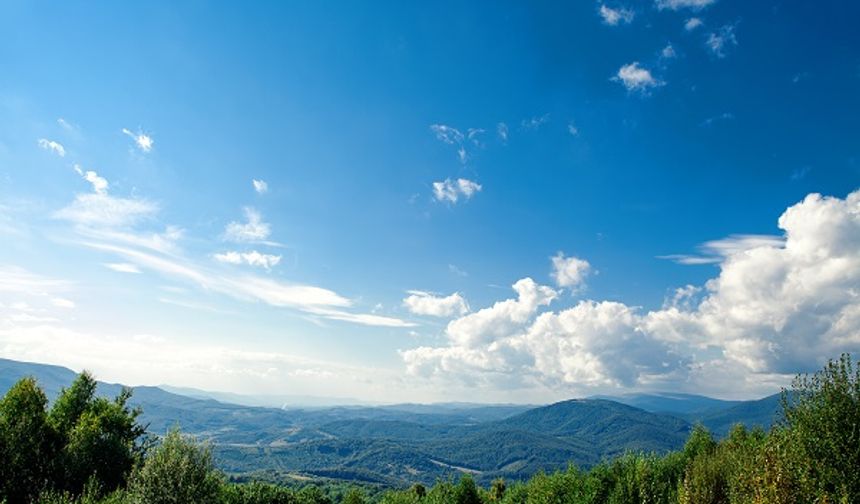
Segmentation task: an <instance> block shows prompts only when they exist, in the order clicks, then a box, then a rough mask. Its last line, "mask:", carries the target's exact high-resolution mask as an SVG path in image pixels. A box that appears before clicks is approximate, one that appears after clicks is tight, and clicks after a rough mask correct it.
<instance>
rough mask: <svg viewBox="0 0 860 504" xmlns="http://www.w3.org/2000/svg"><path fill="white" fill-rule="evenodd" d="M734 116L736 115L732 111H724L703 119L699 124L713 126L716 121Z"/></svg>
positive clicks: (730, 118) (726, 119) (728, 119)
mask: <svg viewBox="0 0 860 504" xmlns="http://www.w3.org/2000/svg"><path fill="white" fill-rule="evenodd" d="M734 118H735V115H734V114H732V113H731V112H723V113H722V114H717V115H715V116H712V117H709V118H707V119H705V120H704V121H702V122H701V123H700V124H699V126H702V127H708V126H713V125H714V123H716V122H721V121H730V120H732V119H734Z"/></svg>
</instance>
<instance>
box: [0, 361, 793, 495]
mask: <svg viewBox="0 0 860 504" xmlns="http://www.w3.org/2000/svg"><path fill="white" fill-rule="evenodd" d="M28 375H31V376H34V377H36V378H37V380H38V381H39V383H40V384H41V386H42V387H43V388H44V389H45V391H46V393H47V395H48V396H49V398H51V399H53V398H54V397H56V395H57V394H58V393H59V391H60V390H61V388H63V387H67V386H69V384H71V382H72V380H74V378H75V377H76V376H77V373H75V372H74V371H72V370H69V369H66V368H63V367H60V366H51V365H45V364H36V363H25V362H17V361H11V360H7V359H0V393H5V391H6V390H7V389H8V388H9V387H11V386H12V384H14V383H15V382H16V381H17V380H18V379H20V378H22V377H24V376H28ZM121 389H122V386H121V385H118V384H108V383H101V382H100V383H99V387H98V393H99V394H102V395H107V396H113V395H116V394H117V393H119V391H120V390H121ZM171 389H172V390H173V391H174V392H175V391H180V390H182V389H178V388H171ZM174 392H170V391H166V390H163V389H162V388H160V387H134V388H133V395H132V399H131V403H132V404H133V405H135V406H140V407H141V408H142V410H143V415H142V417H141V420H142V422H143V423H145V424H148V426H149V431H150V432H151V433H153V434H156V435H158V434H163V433H164V432H166V431H167V430H168V429H169V428H171V427H173V426H179V427H180V428H181V429H182V430H183V432H185V433H188V434H192V435H194V436H196V437H198V438H201V439H204V440H208V441H210V442H211V443H212V446H213V451H214V455H215V458H216V461H217V463H218V465H219V466H220V467H221V468H222V469H224V470H225V471H227V472H228V473H231V474H235V475H250V474H255V475H257V476H259V477H264V478H267V479H284V478H291V477H302V478H304V477H321V478H334V479H345V480H358V481H367V482H374V483H381V484H387V485H404V484H408V483H411V482H414V481H422V482H425V483H432V482H434V481H435V480H436V479H438V478H447V477H448V476H451V475H452V474H456V473H458V472H461V471H468V472H470V473H472V474H473V475H474V476H475V478H476V479H477V480H478V481H480V482H488V481H490V480H492V479H493V478H496V477H499V476H504V477H506V478H509V479H522V478H527V477H529V476H531V475H532V474H534V473H535V472H537V471H540V470H545V471H552V470H555V469H559V468H564V467H566V466H567V465H568V464H570V463H575V464H577V465H580V466H583V467H589V466H592V465H594V464H596V463H598V462H600V461H601V460H604V459H606V458H610V457H614V456H616V455H618V454H620V453H622V452H624V451H629V450H633V451H653V452H665V451H668V450H673V449H677V448H680V447H681V446H683V443H684V442H685V440H686V438H687V435H688V433H689V431H690V429H691V428H692V425H693V424H694V423H695V422H702V423H703V424H704V425H705V426H706V427H708V428H709V429H711V430H712V431H713V432H715V433H716V434H718V435H723V434H725V433H726V432H727V431H728V429H729V428H730V427H731V425H732V424H734V423H735V422H743V423H746V424H747V425H762V426H764V427H767V426H769V425H770V423H771V422H772V421H773V420H774V418H775V414H776V412H777V411H778V406H779V397H778V395H775V396H769V397H766V398H763V399H760V400H756V401H723V400H719V399H713V398H708V397H705V396H695V395H683V394H640V395H636V394H630V395H625V396H621V397H618V398H609V397H602V398H588V399H573V400H568V401H561V402H558V403H554V404H550V405H546V406H537V407H534V406H530V405H481V404H469V403H443V404H429V405H425V404H399V405H385V406H367V405H365V406H360V405H359V406H355V405H353V406H331V407H312V408H305V409H298V408H296V409H283V408H272V407H262V406H248V405H240V404H232V403H229V402H221V401H218V400H215V399H213V398H211V397H209V396H207V395H205V394H198V393H197V392H201V391H192V392H194V393H195V395H196V397H189V396H186V395H183V394H178V393H174Z"/></svg>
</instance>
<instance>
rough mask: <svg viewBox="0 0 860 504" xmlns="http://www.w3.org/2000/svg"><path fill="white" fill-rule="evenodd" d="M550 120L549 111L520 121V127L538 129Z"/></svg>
mask: <svg viewBox="0 0 860 504" xmlns="http://www.w3.org/2000/svg"><path fill="white" fill-rule="evenodd" d="M547 122H549V113H547V114H544V115H542V116H534V117H530V118H528V119H523V120H522V121H520V128H522V129H524V130H536V129H539V128H540V127H541V126H543V125H544V124H546V123H547Z"/></svg>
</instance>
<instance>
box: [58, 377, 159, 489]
mask: <svg viewBox="0 0 860 504" xmlns="http://www.w3.org/2000/svg"><path fill="white" fill-rule="evenodd" d="M96 385H97V384H96V381H95V379H94V378H93V377H92V375H90V374H89V373H88V372H86V371H84V372H83V373H81V374H80V375H78V377H77V378H76V379H75V381H74V382H72V385H71V386H70V387H69V388H67V389H63V390H62V391H61V392H60V395H59V396H58V397H57V400H56V401H55V402H54V405H53V407H52V408H51V411H50V413H49V415H48V422H49V424H50V425H51V427H52V428H53V429H54V431H55V432H56V435H57V438H58V439H59V442H60V446H61V449H60V452H59V454H58V458H57V461H56V465H57V468H56V470H55V473H56V479H57V486H58V487H59V488H61V489H63V490H66V491H69V492H71V493H72V494H73V495H79V494H80V493H81V492H82V491H83V488H84V485H85V484H86V483H87V481H89V480H90V479H92V478H95V481H96V482H97V483H98V487H99V488H100V489H104V490H108V491H112V490H115V489H117V488H119V487H121V486H123V485H124V484H125V482H126V479H127V477H128V475H129V473H130V472H131V469H132V467H133V466H134V464H135V463H137V462H139V461H140V459H141V457H142V455H143V451H144V444H143V442H142V441H141V440H142V439H144V434H145V432H146V431H145V428H144V427H143V426H141V425H140V424H138V423H137V418H138V416H139V415H140V410H139V409H132V408H130V407H129V406H128V401H129V399H130V397H131V390H130V389H123V390H122V392H121V393H120V394H119V395H118V396H117V397H116V398H115V399H114V400H113V401H111V400H108V399H105V398H103V397H96V396H95V393H96Z"/></svg>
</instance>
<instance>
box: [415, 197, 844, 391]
mask: <svg viewBox="0 0 860 504" xmlns="http://www.w3.org/2000/svg"><path fill="white" fill-rule="evenodd" d="M779 227H780V228H781V229H782V230H783V231H784V233H785V235H784V237H771V236H756V235H735V236H732V237H730V238H728V239H724V240H715V241H712V242H708V243H706V244H705V245H703V247H702V248H703V249H705V250H708V251H709V253H710V254H713V255H714V256H715V257H720V258H721V261H720V262H719V266H720V271H719V274H718V275H717V276H715V277H714V278H712V279H711V280H709V281H707V282H706V283H705V285H704V287H703V288H701V287H696V286H686V287H683V288H681V289H678V290H677V291H676V292H675V293H674V295H673V296H672V298H671V300H667V302H666V303H664V305H663V306H662V307H661V308H659V309H655V310H652V311H647V312H645V311H643V310H642V309H640V308H636V307H631V306H627V305H624V304H622V303H617V302H609V301H593V300H587V301H582V302H580V303H578V304H577V305H575V306H574V307H572V308H568V309H564V310H561V311H559V312H553V311H548V312H544V313H541V314H539V315H536V314H537V312H538V306H537V304H538V303H535V302H528V301H524V299H525V298H526V296H525V295H524V294H523V293H521V294H520V299H519V300H511V299H509V300H507V301H501V302H499V303H496V304H495V305H493V306H492V307H490V308H485V309H483V310H479V311H478V312H475V313H473V314H469V315H466V316H464V317H462V318H460V319H456V320H453V321H452V322H450V323H449V325H448V328H447V330H446V335H447V337H448V342H447V345H444V346H439V347H419V348H414V349H410V350H405V351H402V352H401V356H402V358H403V360H404V364H405V365H406V368H407V370H408V371H409V373H411V374H412V375H415V376H419V377H425V378H429V379H431V380H445V381H446V383H448V382H451V383H461V384H462V383H468V384H471V385H472V386H475V385H481V386H486V387H490V388H492V387H506V388H507V389H508V390H510V389H512V388H516V387H522V388H525V389H545V388H549V389H552V390H557V391H558V395H569V394H570V393H571V391H575V392H579V393H587V392H588V391H589V390H595V389H607V388H611V387H618V386H623V387H630V388H636V389H650V390H659V389H664V388H665V387H666V386H673V387H675V388H676V389H679V390H687V391H696V392H699V393H712V394H721V395H733V396H736V397H737V396H745V397H749V396H751V395H758V394H763V393H772V392H773V391H774V390H775V389H777V388H778V387H779V386H780V385H786V384H787V383H788V382H789V381H790V378H791V377H792V376H793V375H794V374H795V373H798V372H806V371H809V370H812V369H816V368H818V367H820V365H821V364H822V363H823V362H825V361H826V360H827V359H828V358H830V357H833V356H835V355H839V354H840V353H841V352H857V351H860V191H857V192H854V193H851V194H849V195H848V196H847V197H846V198H845V199H840V198H834V197H823V196H821V195H818V194H811V195H809V196H807V197H806V198H805V199H804V200H803V201H802V202H800V203H798V204H796V205H794V206H792V207H790V208H788V209H787V210H786V211H785V212H784V213H783V215H782V216H781V217H780V218H779ZM521 282H526V280H523V281H521ZM532 285H533V284H532ZM522 290H524V291H526V292H528V291H529V289H522ZM553 292H554V291H553ZM552 297H554V296H546V297H544V298H543V299H544V300H546V299H549V300H551V299H552ZM515 306H518V307H520V308H521V310H519V311H518V313H519V316H518V317H512V316H510V314H511V313H514V312H515V311H516V310H514V307H515ZM479 322H480V323H479Z"/></svg>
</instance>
